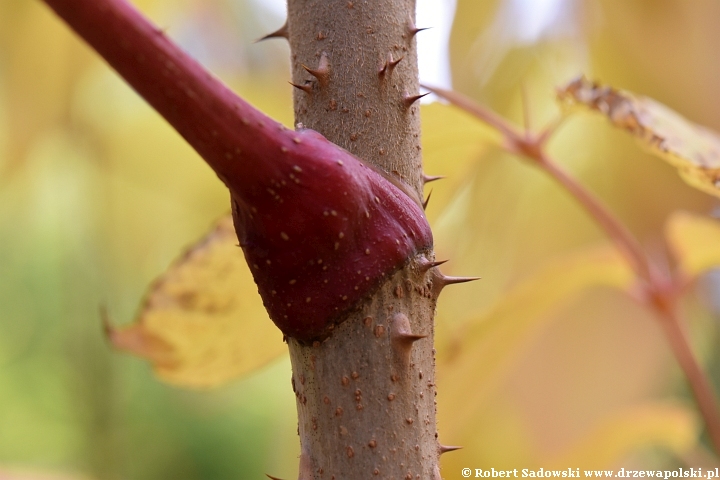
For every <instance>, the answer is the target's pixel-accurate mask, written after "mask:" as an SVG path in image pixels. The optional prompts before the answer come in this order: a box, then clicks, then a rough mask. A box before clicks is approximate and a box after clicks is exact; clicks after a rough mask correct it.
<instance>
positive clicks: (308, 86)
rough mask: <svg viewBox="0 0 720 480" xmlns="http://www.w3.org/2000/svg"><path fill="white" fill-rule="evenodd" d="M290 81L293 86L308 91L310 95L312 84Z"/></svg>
mask: <svg viewBox="0 0 720 480" xmlns="http://www.w3.org/2000/svg"><path fill="white" fill-rule="evenodd" d="M288 83H289V84H290V85H292V86H293V87H295V88H297V89H299V90H302V91H303V92H305V93H307V94H308V95H310V94H311V93H312V87H311V86H310V85H298V84H297V83H293V82H288Z"/></svg>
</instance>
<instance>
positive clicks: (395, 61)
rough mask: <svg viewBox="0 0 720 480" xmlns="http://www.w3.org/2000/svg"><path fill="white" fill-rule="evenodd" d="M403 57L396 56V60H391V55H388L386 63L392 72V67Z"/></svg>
mask: <svg viewBox="0 0 720 480" xmlns="http://www.w3.org/2000/svg"><path fill="white" fill-rule="evenodd" d="M403 58H405V57H404V56H402V57H400V58H398V59H397V60H393V59H392V55H390V58H389V59H388V63H387V66H388V69H389V70H390V71H391V72H392V71H393V69H394V68H395V67H396V66H397V64H398V63H400V62H402V60H403Z"/></svg>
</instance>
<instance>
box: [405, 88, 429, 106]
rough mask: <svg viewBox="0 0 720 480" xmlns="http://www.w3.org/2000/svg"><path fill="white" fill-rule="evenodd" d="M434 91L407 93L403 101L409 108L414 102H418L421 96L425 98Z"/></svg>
mask: <svg viewBox="0 0 720 480" xmlns="http://www.w3.org/2000/svg"><path fill="white" fill-rule="evenodd" d="M431 93H432V92H427V93H422V94H419V95H406V96H405V98H403V103H404V104H405V106H406V107H407V108H410V106H412V104H413V103H415V102H417V101H418V100H420V99H421V98H423V97H424V96H426V95H430V94H431Z"/></svg>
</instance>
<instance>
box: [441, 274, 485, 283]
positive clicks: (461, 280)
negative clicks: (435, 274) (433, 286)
mask: <svg viewBox="0 0 720 480" xmlns="http://www.w3.org/2000/svg"><path fill="white" fill-rule="evenodd" d="M440 278H441V280H440V282H442V283H444V284H445V285H455V284H456V283H467V282H474V281H475V280H480V278H482V277H450V276H447V275H442V277H440Z"/></svg>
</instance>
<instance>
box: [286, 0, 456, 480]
mask: <svg viewBox="0 0 720 480" xmlns="http://www.w3.org/2000/svg"><path fill="white" fill-rule="evenodd" d="M414 16H415V2H414V0H392V1H389V0H383V1H381V0H360V1H358V0H355V1H347V0H316V1H309V0H289V1H288V23H287V28H286V30H284V31H281V32H280V34H282V36H287V37H288V39H289V41H290V47H291V58H292V73H293V83H294V84H295V85H296V86H297V87H298V88H296V90H295V97H294V105H295V118H296V122H297V123H302V124H303V125H304V126H305V127H308V128H312V129H314V130H317V131H319V132H320V133H322V134H323V135H325V136H326V137H327V138H328V139H329V140H331V141H332V142H334V143H336V144H338V145H340V146H342V147H344V148H345V149H347V150H349V151H350V152H352V153H354V154H355V155H357V156H358V157H360V158H362V159H363V160H365V161H366V162H369V163H372V164H375V165H376V166H378V167H380V168H381V169H383V170H385V171H386V172H389V173H390V174H391V175H395V176H398V177H399V178H401V179H402V180H403V181H404V182H405V183H407V184H408V185H410V186H411V187H412V188H413V189H414V190H415V191H417V192H418V195H419V197H420V198H422V185H423V180H422V178H423V177H422V168H421V160H420V137H419V133H420V118H419V107H418V104H417V102H415V100H416V98H415V96H416V95H417V93H418V74H417V51H416V42H415V38H414V37H415V33H417V29H416V27H415V25H414ZM428 259H429V260H433V258H432V252H429V253H426V254H424V255H422V256H420V257H418V258H416V259H412V260H411V261H410V262H409V263H408V264H407V265H406V266H405V267H404V268H403V269H402V270H400V271H398V272H397V273H396V274H395V275H393V276H391V277H390V278H389V279H388V281H387V282H386V283H385V284H383V285H382V286H381V287H380V288H379V290H377V291H376V292H375V294H374V295H373V296H372V297H371V298H369V299H368V300H367V301H366V302H365V303H364V304H363V305H362V306H361V307H360V308H359V309H358V310H357V311H355V312H353V313H351V314H350V315H348V317H347V318H346V319H345V320H344V322H343V323H341V324H340V325H339V326H338V327H337V328H336V329H335V331H334V332H333V334H332V335H331V336H330V338H328V339H327V340H326V341H325V342H322V343H317V342H316V343H315V344H314V345H311V346H308V345H303V344H301V343H299V342H296V341H294V340H292V339H290V340H289V348H290V357H291V361H292V369H293V376H292V383H293V389H294V391H295V395H296V399H297V409H298V434H299V435H300V443H301V457H300V474H299V478H300V479H301V480H306V479H316V478H317V479H320V478H322V479H337V480H340V479H355V478H357V479H360V478H363V479H364V478H372V477H373V476H377V477H378V478H388V479H389V478H397V479H434V478H437V479H439V478H440V473H439V467H438V457H439V454H440V452H441V450H440V448H441V447H440V446H439V444H438V441H437V434H436V425H435V365H434V362H435V360H434V349H433V317H434V314H435V303H436V299H437V294H438V293H439V290H440V288H441V285H442V279H441V277H440V276H439V275H437V274H436V272H435V269H434V268H433V269H429V268H428V266H429V265H428V264H427V261H428ZM433 280H435V281H434V283H435V287H434V288H433Z"/></svg>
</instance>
